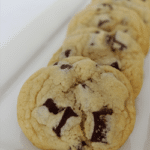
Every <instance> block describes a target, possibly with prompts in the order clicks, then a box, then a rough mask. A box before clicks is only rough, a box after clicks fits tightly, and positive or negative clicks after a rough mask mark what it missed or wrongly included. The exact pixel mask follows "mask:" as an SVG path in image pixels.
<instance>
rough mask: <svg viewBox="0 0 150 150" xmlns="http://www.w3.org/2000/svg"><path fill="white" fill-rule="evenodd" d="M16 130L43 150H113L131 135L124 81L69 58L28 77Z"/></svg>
mask: <svg viewBox="0 0 150 150" xmlns="http://www.w3.org/2000/svg"><path fill="white" fill-rule="evenodd" d="M17 116H18V122H19V125H20V127H21V128H22V130H23V132H24V134H25V135H26V136H27V138H28V139H29V140H30V141H31V142H32V143H33V144H34V145H35V146H37V147H39V148H41V149H47V150H52V149H53V150H105V149H110V150H116V149H118V148H119V147H120V146H121V145H122V144H124V142H125V141H126V139H127V138H128V136H129V135H130V133H131V132H132V130H133V127H134V123H135V107H134V98H133V91H132V87H131V85H130V83H129V81H128V80H127V79H126V77H125V76H124V75H123V74H122V73H121V72H120V71H118V70H116V69H114V68H113V67H110V66H99V65H98V64H96V63H95V62H94V61H92V60H90V59H89V58H83V57H77V56H76V57H70V58H66V59H64V60H63V61H59V62H57V63H55V64H53V65H51V66H49V67H46V68H42V69H40V70H39V71H37V72H36V73H34V74H33V75H32V76H31V77H30V78H29V79H28V80H27V81H26V82H25V84H24V85H23V87H22V89H21V91H20V94H19V97H18V104H17Z"/></svg>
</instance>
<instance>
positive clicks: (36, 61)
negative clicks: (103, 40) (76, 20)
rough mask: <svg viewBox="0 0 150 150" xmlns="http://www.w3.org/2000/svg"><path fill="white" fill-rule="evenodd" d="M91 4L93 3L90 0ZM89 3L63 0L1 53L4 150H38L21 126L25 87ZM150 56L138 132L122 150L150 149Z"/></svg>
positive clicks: (0, 115) (0, 126) (139, 100)
mask: <svg viewBox="0 0 150 150" xmlns="http://www.w3.org/2000/svg"><path fill="white" fill-rule="evenodd" d="M89 1H90V0H89ZM89 1H86V2H85V1H84V0H72V1H70V0H63V1H62V0H59V1H58V2H57V3H55V4H54V5H53V7H51V8H49V9H47V10H46V11H45V13H43V14H41V16H39V17H38V18H37V19H35V20H34V21H33V22H32V23H31V24H29V25H28V26H27V27H26V28H25V29H24V30H23V31H22V32H21V33H20V34H19V35H18V36H17V37H16V38H15V39H14V40H13V41H11V42H10V43H9V45H7V46H6V47H4V48H3V49H2V50H1V54H2V56H1V59H2V60H1V85H0V86H1V89H0V91H1V95H0V150H37V148H36V147H34V146H33V145H32V144H31V142H30V141H29V140H28V139H27V138H26V137H25V136H24V134H23V133H22V131H21V129H20V127H19V126H18V123H17V115H16V114H17V111H16V105H17V97H18V94H19V91H20V88H21V86H22V85H23V83H24V82H25V81H26V80H27V79H28V77H29V76H30V75H31V74H33V73H34V72H35V71H37V70H38V69H40V68H41V67H45V66H46V65H47V63H48V61H49V60H50V58H51V57H52V55H53V53H54V52H55V51H56V50H57V49H58V48H59V47H60V46H61V44H62V42H63V40H64V38H65V34H66V30H67V24H68V23H69V21H70V19H71V17H72V16H73V15H74V13H75V12H78V11H79V9H81V8H82V7H84V6H85V4H86V3H89ZM149 70H150V53H149V54H148V55H147V57H146V59H145V65H144V71H145V75H144V83H143V88H142V90H141V93H140V95H139V96H138V98H137V99H136V110H137V117H136V118H137V119H136V123H135V128H134V130H133V132H132V134H131V135H130V137H129V139H128V140H127V141H126V143H125V144H124V145H123V146H122V147H121V148H120V150H149V147H150V92H149V91H150V72H149Z"/></svg>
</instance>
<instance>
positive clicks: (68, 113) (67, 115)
mask: <svg viewBox="0 0 150 150" xmlns="http://www.w3.org/2000/svg"><path fill="white" fill-rule="evenodd" d="M70 117H78V115H77V114H76V113H75V112H74V111H73V110H72V109H71V107H67V108H66V110H65V112H64V114H63V116H62V119H61V121H60V122H59V125H58V126H57V127H56V128H53V131H54V132H55V133H56V135H57V136H58V137H60V132H61V128H62V127H63V126H64V125H65V123H66V121H67V119H69V118H70Z"/></svg>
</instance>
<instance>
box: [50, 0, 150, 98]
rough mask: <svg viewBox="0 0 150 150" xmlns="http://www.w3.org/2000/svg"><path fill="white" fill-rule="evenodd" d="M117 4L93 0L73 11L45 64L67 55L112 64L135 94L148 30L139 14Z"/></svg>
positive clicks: (147, 47)
mask: <svg viewBox="0 0 150 150" xmlns="http://www.w3.org/2000/svg"><path fill="white" fill-rule="evenodd" d="M121 4H122V3H121ZM121 4H120V5H119V4H118V3H117V2H116V1H115V2H114V1H112V0H106V1H103V0H101V1H100V0H99V1H94V2H93V3H91V4H90V5H88V6H87V7H86V8H85V9H84V10H83V11H81V12H79V13H78V14H76V15H75V16H74V17H73V19H72V20H71V22H70V23H69V26H68V31H67V37H66V39H65V41H64V43H63V44H62V47H61V48H60V49H59V50H58V51H57V52H56V53H55V54H54V55H53V57H52V59H51V60H50V62H49V64H48V65H51V64H53V63H55V62H58V61H60V60H62V59H64V58H66V57H70V56H84V57H89V58H90V59H92V60H93V61H95V62H97V63H98V64H100V65H111V66H112V65H113V66H114V64H115V67H116V68H117V69H119V70H120V71H121V72H123V73H124V74H125V75H126V77H127V78H128V79H129V81H130V83H131V85H132V87H133V90H134V95H135V98H136V97H137V96H138V94H139V92H140V90H141V87H142V84H143V63H144V58H145V56H146V54H147V53H148V50H149V32H148V27H147V26H146V24H145V23H144V21H143V20H142V19H141V16H139V15H138V14H137V12H136V11H135V10H133V9H129V8H128V7H125V6H124V5H123V4H122V5H121ZM143 7H144V6H143ZM147 16H149V15H147Z"/></svg>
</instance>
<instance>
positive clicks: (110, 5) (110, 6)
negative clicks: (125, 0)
mask: <svg viewBox="0 0 150 150" xmlns="http://www.w3.org/2000/svg"><path fill="white" fill-rule="evenodd" d="M102 5H103V6H108V7H109V8H110V10H113V8H112V6H111V5H110V4H106V3H104V4H102Z"/></svg>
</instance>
